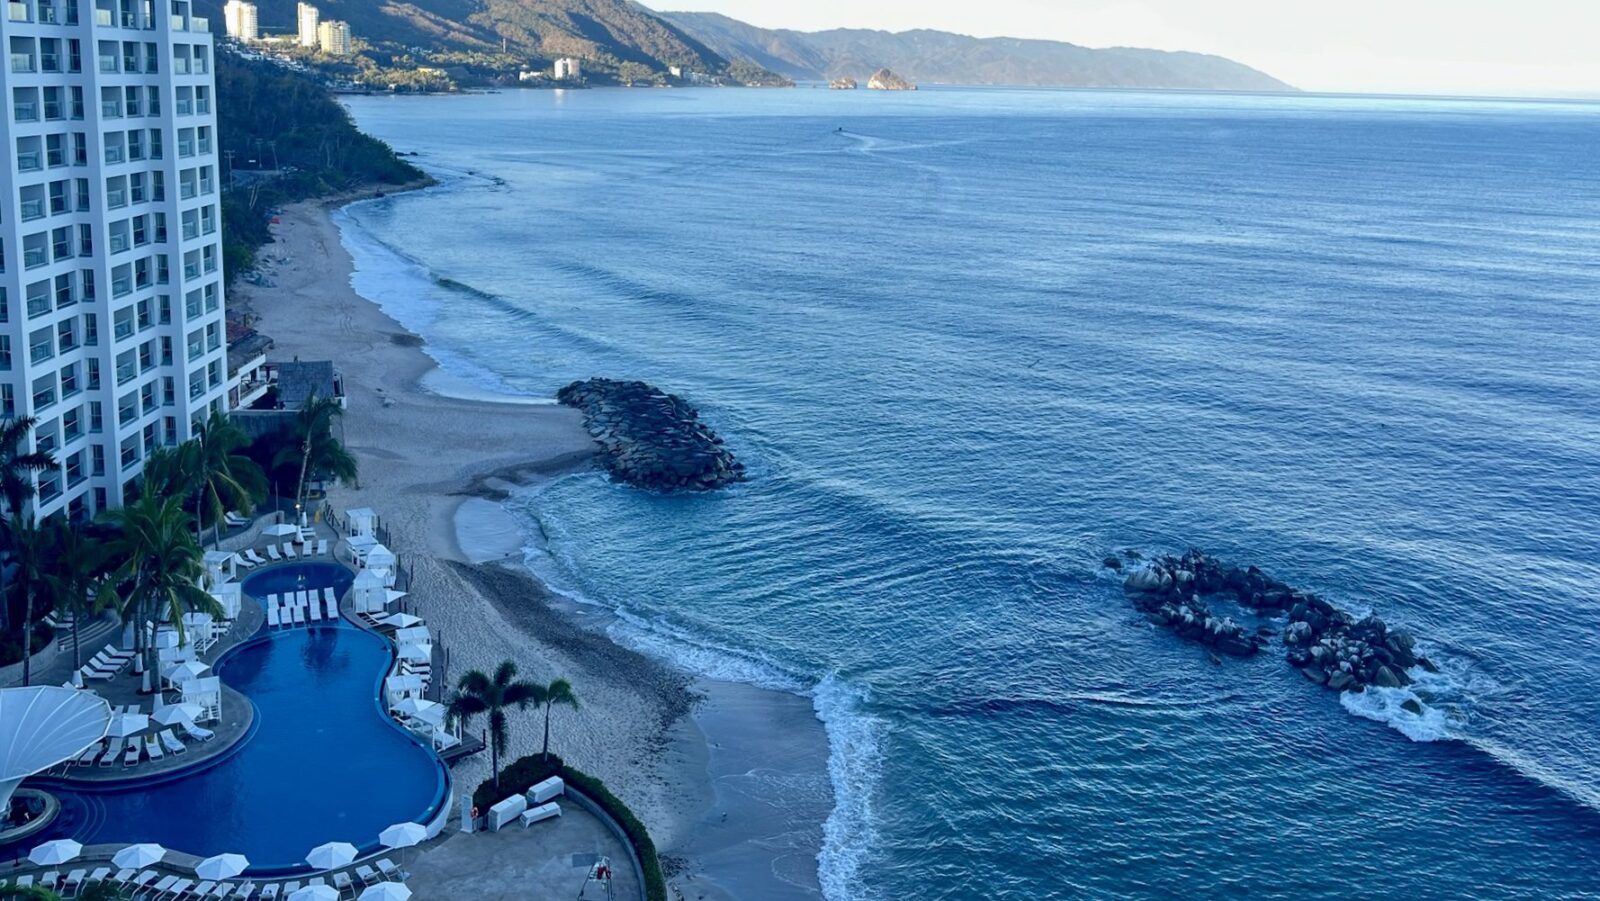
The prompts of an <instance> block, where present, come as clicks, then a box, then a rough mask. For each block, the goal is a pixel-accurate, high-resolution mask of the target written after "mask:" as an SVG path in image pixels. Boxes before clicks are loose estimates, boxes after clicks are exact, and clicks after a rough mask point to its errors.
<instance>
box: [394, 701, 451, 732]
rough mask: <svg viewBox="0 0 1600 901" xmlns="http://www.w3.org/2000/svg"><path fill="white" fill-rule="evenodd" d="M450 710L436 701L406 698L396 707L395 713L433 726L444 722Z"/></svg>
mask: <svg viewBox="0 0 1600 901" xmlns="http://www.w3.org/2000/svg"><path fill="white" fill-rule="evenodd" d="M447 710H448V708H446V707H445V705H443V704H440V703H438V702H436V701H429V700H426V699H423V698H406V699H405V700H403V701H401V702H400V703H398V704H396V705H394V712H395V713H398V714H401V715H403V716H408V717H411V718H412V719H418V720H422V721H423V722H424V723H428V724H429V725H432V726H437V725H439V724H440V723H442V722H444V715H445V712H446V711H447Z"/></svg>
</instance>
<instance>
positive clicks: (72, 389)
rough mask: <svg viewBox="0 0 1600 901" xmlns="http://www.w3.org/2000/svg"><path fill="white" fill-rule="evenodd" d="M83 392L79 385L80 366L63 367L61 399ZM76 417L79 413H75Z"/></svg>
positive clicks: (75, 364)
mask: <svg viewBox="0 0 1600 901" xmlns="http://www.w3.org/2000/svg"><path fill="white" fill-rule="evenodd" d="M80 390H82V389H81V388H80V387H79V385H78V364H77V363H73V364H72V365H71V366H63V367H61V397H62V398H63V399H65V398H68V397H71V396H73V395H74V394H77V393H78V392H79V391H80ZM73 416H74V417H76V416H77V413H76V412H74V413H73Z"/></svg>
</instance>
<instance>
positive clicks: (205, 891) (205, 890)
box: [190, 879, 217, 898]
mask: <svg viewBox="0 0 1600 901" xmlns="http://www.w3.org/2000/svg"><path fill="white" fill-rule="evenodd" d="M216 887H217V884H216V883H215V882H213V881H211V880H210V879H207V880H206V881H205V882H202V883H200V884H199V885H197V886H195V887H194V889H193V891H191V892H190V894H191V895H193V896H194V897H196V898H204V897H205V896H207V895H209V894H211V890H212V889H214V888H216Z"/></svg>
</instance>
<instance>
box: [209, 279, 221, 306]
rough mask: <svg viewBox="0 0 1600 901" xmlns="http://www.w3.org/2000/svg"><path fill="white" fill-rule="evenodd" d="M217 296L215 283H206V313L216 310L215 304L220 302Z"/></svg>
mask: <svg viewBox="0 0 1600 901" xmlns="http://www.w3.org/2000/svg"><path fill="white" fill-rule="evenodd" d="M219 296H220V295H218V294H217V286H216V283H214V282H213V283H212V284H209V285H206V312H207V313H215V312H216V311H217V306H218V304H219V303H220V301H218V297H219Z"/></svg>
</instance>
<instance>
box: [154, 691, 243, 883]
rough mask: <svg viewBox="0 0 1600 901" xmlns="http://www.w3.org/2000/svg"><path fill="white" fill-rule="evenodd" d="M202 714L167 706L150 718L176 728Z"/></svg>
mask: <svg viewBox="0 0 1600 901" xmlns="http://www.w3.org/2000/svg"><path fill="white" fill-rule="evenodd" d="M202 713H205V711H204V710H202V709H201V707H200V705H199V704H168V705H167V706H165V707H163V708H161V709H160V710H157V711H156V712H155V715H154V716H152V717H150V718H151V719H153V720H155V721H156V722H158V723H160V724H161V725H163V726H176V725H178V724H179V723H192V722H194V721H195V718H196V717H198V716H199V715H200V714H202ZM223 878H224V879H226V878H227V877H223Z"/></svg>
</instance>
